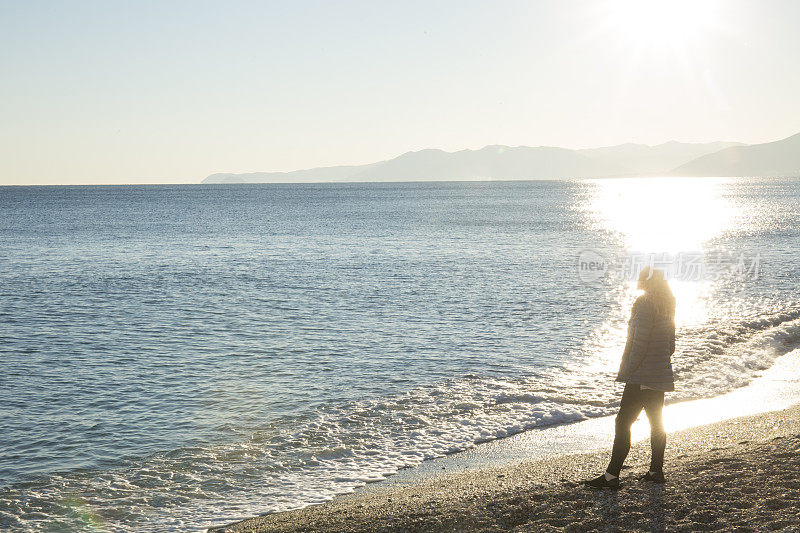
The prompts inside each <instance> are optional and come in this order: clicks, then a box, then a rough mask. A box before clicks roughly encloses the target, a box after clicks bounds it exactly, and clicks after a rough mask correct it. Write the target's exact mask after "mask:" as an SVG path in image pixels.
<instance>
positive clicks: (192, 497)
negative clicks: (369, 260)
mask: <svg viewBox="0 0 800 533" xmlns="http://www.w3.org/2000/svg"><path fill="white" fill-rule="evenodd" d="M680 333H681V337H680V344H679V352H678V353H677V354H676V356H675V361H676V369H677V373H678V390H677V391H676V393H675V394H673V395H670V401H671V402H676V401H685V400H691V399H697V398H706V397H712V396H718V395H721V394H724V393H726V392H729V391H731V390H734V389H737V388H740V387H743V386H744V385H746V384H748V383H749V382H750V381H752V380H753V379H755V378H757V377H758V376H759V375H760V374H761V373H762V372H763V371H764V370H765V369H768V368H770V366H771V365H772V364H773V362H774V361H775V359H776V358H777V357H779V356H781V355H783V354H786V353H788V352H789V351H791V350H792V349H794V348H795V347H797V346H798V344H800V310H797V309H789V310H786V311H783V312H780V313H776V314H771V315H767V316H758V317H754V318H752V319H746V320H742V321H738V322H735V323H732V324H726V325H724V326H715V327H708V328H698V329H695V330H689V331H685V332H680ZM612 377H613V372H609V371H608V370H605V371H601V372H598V373H597V374H595V375H586V374H584V375H579V374H576V373H575V372H574V371H573V372H571V371H569V370H568V369H554V370H553V371H551V372H550V373H549V374H547V375H535V376H528V377H524V378H520V379H502V378H497V377H493V378H481V377H479V376H476V375H467V376H464V377H462V378H459V379H451V380H445V381H442V382H440V383H438V384H436V385H433V386H428V387H418V388H415V389H413V390H410V391H407V392H406V393H403V394H399V395H394V396H389V397H384V398H378V399H371V400H366V401H361V402H349V403H347V404H345V405H342V406H338V407H333V406H332V407H328V408H325V409H323V410H322V411H321V412H320V413H318V414H317V415H316V416H312V417H309V418H307V419H305V420H285V421H279V422H277V423H273V424H271V425H270V426H269V427H267V428H263V429H261V430H259V431H256V432H254V433H253V434H252V435H251V437H250V438H249V439H248V440H245V441H239V442H234V443H229V444H220V445H214V446H197V447H186V448H180V449H176V450H172V451H169V452H164V453H158V454H154V455H152V456H150V457H148V458H146V459H144V460H139V461H137V460H131V461H128V463H127V464H126V465H125V466H123V467H120V468H116V469H113V470H110V471H106V472H97V471H79V472H68V473H63V474H56V475H52V476H49V477H47V478H43V479H38V480H35V481H31V482H28V483H24V484H18V485H15V486H12V487H8V488H6V489H4V491H3V493H2V499H1V500H0V513H2V520H3V524H4V525H5V526H6V527H13V528H19V529H22V530H37V529H39V528H41V527H44V526H47V527H59V526H64V527H74V526H75V524H76V521H79V520H85V519H86V516H87V514H86V513H88V512H89V510H91V512H92V513H94V514H95V515H96V516H102V517H103V520H104V521H106V522H107V523H106V526H107V527H108V528H109V529H112V530H125V529H132V530H133V529H141V528H142V527H145V528H147V529H149V530H153V531H169V530H183V529H186V528H194V527H199V526H206V525H211V524H212V521H213V522H214V523H219V522H220V521H223V522H224V521H226V520H236V519H240V518H244V517H246V516H250V515H253V514H260V513H265V512H276V511H283V510H289V509H294V508H299V507H303V506H306V505H310V504H316V503H321V502H323V501H326V500H328V499H331V498H333V497H334V496H336V495H337V494H342V493H346V492H350V491H353V490H354V489H356V488H358V487H360V486H363V485H364V484H367V483H372V482H375V481H380V480H382V479H385V478H386V477H387V476H390V475H392V474H394V473H396V472H398V470H400V469H403V468H407V467H412V466H415V465H419V464H420V463H421V462H422V461H425V460H427V459H432V458H437V457H442V456H444V455H448V454H453V453H456V452H460V451H463V450H467V449H470V448H472V447H474V446H476V445H478V444H480V443H484V442H488V441H492V440H496V439H502V438H504V437H508V436H512V435H516V434H519V433H521V432H524V431H527V430H531V429H536V428H545V427H549V426H555V425H563V424H569V423H573V422H578V421H582V420H586V419H590V418H596V417H602V416H607V415H610V414H613V413H614V411H615V408H616V406H617V405H618V390H617V387H616V386H615V385H614V384H613V379H612ZM65 507H66V508H67V512H66V513H65Z"/></svg>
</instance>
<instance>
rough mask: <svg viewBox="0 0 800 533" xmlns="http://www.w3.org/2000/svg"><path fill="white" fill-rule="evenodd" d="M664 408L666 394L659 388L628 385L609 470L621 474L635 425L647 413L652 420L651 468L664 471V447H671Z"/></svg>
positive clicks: (620, 407)
mask: <svg viewBox="0 0 800 533" xmlns="http://www.w3.org/2000/svg"><path fill="white" fill-rule="evenodd" d="M663 407H664V393H663V392H662V391H658V390H651V389H643V388H641V387H640V386H639V385H631V384H626V385H625V390H624V391H623V392H622V402H621V403H620V405H619V414H617V421H616V435H615V436H614V448H613V450H612V451H611V462H610V463H609V464H608V470H607V472H608V473H609V474H612V475H615V476H619V471H620V470H621V469H622V463H624V462H625V458H626V457H627V456H628V452H629V451H630V449H631V426H632V425H633V423H634V422H635V421H636V419H637V418H638V417H639V413H641V412H642V409H644V412H645V413H647V419H648V420H649V421H650V450H651V454H652V455H651V458H650V470H651V471H653V472H661V471H662V469H663V468H664V450H665V449H666V447H667V434H666V433H665V432H664V421H663V419H662V417H661V410H662V408H663Z"/></svg>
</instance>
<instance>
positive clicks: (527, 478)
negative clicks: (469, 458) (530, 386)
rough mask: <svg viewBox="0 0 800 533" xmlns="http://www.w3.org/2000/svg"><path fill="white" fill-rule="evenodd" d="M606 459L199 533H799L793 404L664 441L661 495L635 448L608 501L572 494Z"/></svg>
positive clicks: (797, 421) (496, 470) (375, 496)
mask: <svg viewBox="0 0 800 533" xmlns="http://www.w3.org/2000/svg"><path fill="white" fill-rule="evenodd" d="M641 424H642V422H638V423H637V425H641ZM645 425H646V424H645ZM609 453H610V450H608V449H606V448H604V449H602V450H600V451H597V452H594V453H584V454H574V455H561V456H556V457H550V458H543V459H534V460H525V461H522V462H519V463H516V464H511V465H506V466H498V467H488V468H477V469H476V468H470V469H465V470H462V471H458V472H455V473H448V471H447V470H446V469H445V470H443V471H442V472H441V473H440V474H438V473H437V474H435V475H434V474H430V475H426V476H423V477H422V478H420V477H419V476H417V477H415V478H410V479H408V480H406V481H394V482H391V483H376V484H373V485H370V486H369V487H368V489H367V490H362V491H357V492H356V493H353V494H348V495H345V496H341V497H338V498H336V499H334V500H332V501H330V502H327V503H324V504H321V505H315V506H311V507H306V508H304V509H299V510H296V511H288V512H284V513H275V514H270V515H265V516H261V517H256V518H251V519H248V520H245V521H242V522H237V523H235V524H230V525H227V526H221V527H217V528H212V529H210V530H209V531H215V532H222V531H225V532H268V531H420V532H422V531H496V530H513V531H556V530H558V531H561V530H563V531H587V530H613V531H641V530H649V531H663V530H665V529H668V530H670V531H710V530H732V529H736V530H741V531H756V530H758V531H763V530H772V531H781V530H784V531H797V530H800V517H798V511H800V405H795V406H793V407H790V408H788V409H784V410H781V411H774V412H770V413H763V414H758V415H753V416H747V417H743V418H737V419H732V420H726V421H723V422H718V423H715V424H709V425H705V426H698V427H694V428H690V429H685V430H682V431H677V432H673V433H670V435H669V439H668V443H667V460H666V467H665V471H666V475H667V483H666V484H665V485H655V484H651V483H646V482H642V481H639V480H638V478H639V476H640V475H642V474H643V473H644V472H645V471H646V470H647V466H648V462H649V443H648V442H647V441H646V440H645V441H643V442H639V443H636V444H634V445H633V447H632V449H631V454H630V456H629V457H628V461H627V463H626V468H625V469H624V470H623V472H622V476H621V479H622V482H623V485H622V488H621V489H620V490H618V491H611V490H603V491H593V490H590V489H587V488H585V487H583V486H582V485H581V484H580V482H581V481H582V480H584V479H587V478H590V477H593V476H596V475H598V474H599V473H600V472H602V471H603V469H604V468H605V466H606V464H607V461H608V457H609Z"/></svg>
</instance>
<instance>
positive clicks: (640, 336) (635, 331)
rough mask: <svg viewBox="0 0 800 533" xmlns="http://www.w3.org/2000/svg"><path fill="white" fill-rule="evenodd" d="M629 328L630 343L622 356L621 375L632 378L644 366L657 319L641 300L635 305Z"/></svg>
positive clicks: (648, 305) (647, 305)
mask: <svg viewBox="0 0 800 533" xmlns="http://www.w3.org/2000/svg"><path fill="white" fill-rule="evenodd" d="M631 314H632V316H631V320H630V326H629V328H628V341H627V342H626V343H625V351H624V352H623V354H622V368H620V372H619V373H620V374H621V375H624V376H630V375H631V374H632V373H633V372H635V371H636V369H637V368H639V366H640V365H641V364H642V361H643V360H644V356H645V354H646V353H647V348H648V345H649V344H650V335H651V333H652V331H653V326H654V324H655V317H654V316H653V310H652V309H651V307H650V304H649V303H647V302H646V301H643V300H641V299H639V300H637V301H636V302H635V303H634V305H633V311H632V313H631Z"/></svg>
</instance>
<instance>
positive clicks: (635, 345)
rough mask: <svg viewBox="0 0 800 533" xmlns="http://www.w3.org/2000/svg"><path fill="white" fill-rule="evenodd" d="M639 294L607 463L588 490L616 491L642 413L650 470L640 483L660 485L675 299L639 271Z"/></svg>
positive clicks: (647, 271)
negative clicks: (647, 424)
mask: <svg viewBox="0 0 800 533" xmlns="http://www.w3.org/2000/svg"><path fill="white" fill-rule="evenodd" d="M638 288H639V289H643V290H644V294H643V295H642V296H640V297H639V298H637V299H636V301H635V302H634V304H633V310H632V312H631V318H630V320H629V321H628V342H627V343H626V344H625V351H624V352H623V353H622V363H621V364H620V367H619V373H618V374H617V381H621V382H624V383H625V390H624V391H623V392H622V401H621V402H620V405H619V414H618V415H617V419H616V435H615V436H614V448H613V449H612V452H611V461H610V463H609V464H608V468H607V469H606V472H605V473H604V474H602V475H601V476H600V477H598V478H595V479H592V480H590V481H586V484H587V485H588V486H590V487H592V488H596V489H601V488H605V487H609V488H619V472H620V469H622V463H623V462H625V457H627V455H628V452H629V451H630V448H631V425H632V424H633V422H634V421H635V420H636V419H637V418H638V417H639V413H641V412H642V409H644V411H645V413H647V419H648V420H649V421H650V449H651V454H652V457H651V459H650V470H649V471H648V472H647V474H645V475H644V476H643V478H642V479H644V480H646V481H653V482H655V483H664V472H663V467H664V450H665V448H666V445H667V434H666V433H665V432H664V422H663V420H662V417H661V410H662V408H663V406H664V393H665V392H668V391H672V390H675V386H674V380H673V374H672V363H671V361H670V356H671V355H672V353H673V352H674V351H675V297H674V296H673V295H672V291H671V290H670V288H669V284H668V283H667V280H666V279H664V272H663V271H661V270H659V269H651V268H650V267H645V268H643V269H642V271H641V273H640V274H639V284H638Z"/></svg>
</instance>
